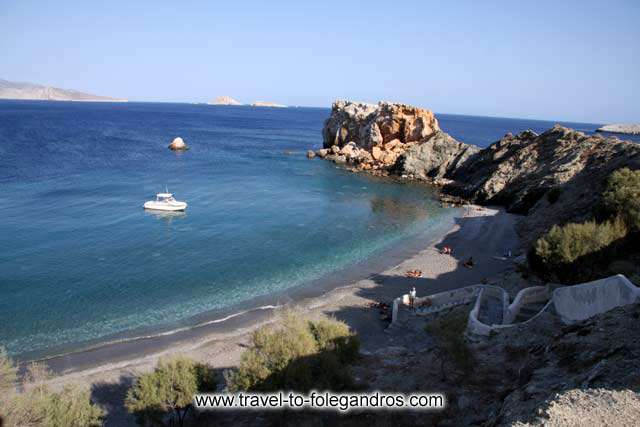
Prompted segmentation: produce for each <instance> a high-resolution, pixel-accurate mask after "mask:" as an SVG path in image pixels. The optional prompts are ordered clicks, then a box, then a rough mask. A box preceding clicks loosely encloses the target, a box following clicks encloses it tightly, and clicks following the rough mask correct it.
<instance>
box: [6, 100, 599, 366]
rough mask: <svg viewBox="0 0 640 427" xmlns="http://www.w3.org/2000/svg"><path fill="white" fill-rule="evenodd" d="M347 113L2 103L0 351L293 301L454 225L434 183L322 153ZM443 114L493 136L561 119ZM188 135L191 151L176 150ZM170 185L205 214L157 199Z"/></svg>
mask: <svg viewBox="0 0 640 427" xmlns="http://www.w3.org/2000/svg"><path fill="white" fill-rule="evenodd" d="M329 113H330V110H329V109H328V108H260V107H248V106H247V107H245V106H240V107H232V106H211V105H203V104H171V103H134V102H131V103H122V104H112V103H73V102H46V101H1V102H0V346H1V347H4V348H5V349H6V350H7V351H8V353H9V354H10V355H12V356H13V357H16V358H17V359H19V360H20V359H22V360H28V359H34V358H43V357H50V356H53V355H56V354H63V353H65V352H71V351H80V350H82V349H83V348H86V347H88V346H95V345H98V344H100V343H105V342H110V341H113V340H122V339H135V338H136V337H138V336H146V334H149V331H153V333H163V334H168V333H171V331H172V330H176V328H182V329H184V328H188V327H190V326H193V325H197V324H198V322H202V321H203V319H216V316H222V313H224V314H225V315H228V314H229V313H233V312H234V311H240V310H247V309H251V308H256V307H258V304H262V305H265V304H266V305H268V306H270V307H271V306H278V305H279V304H282V303H283V301H287V300H288V296H289V295H292V294H293V293H294V292H295V291H296V290H299V289H303V288H305V286H317V284H318V283H319V282H321V281H322V280H323V278H325V277H329V276H332V277H335V275H336V274H337V273H339V272H340V271H346V270H348V269H349V268H350V266H353V265H355V264H358V263H359V264H361V263H363V262H366V260H367V259H369V258H371V257H374V256H378V257H380V256H383V255H381V254H384V253H385V251H389V250H391V248H393V247H398V246H399V245H403V244H404V242H406V241H407V240H408V239H411V238H412V237H415V236H416V235H422V236H424V235H427V236H428V235H436V234H437V233H442V232H443V230H446V229H448V228H449V227H451V225H452V224H453V221H454V218H455V216H456V215H457V214H458V212H457V210H456V209H453V208H445V207H442V206H441V205H440V204H439V203H438V202H437V200H436V199H435V197H434V193H433V192H432V191H431V190H430V189H429V188H427V187H425V186H423V185H419V184H415V183H403V182H400V181H398V180H393V179H379V178H372V177H367V176H364V175H358V174H354V173H351V172H349V171H346V170H345V169H343V168H340V167H336V165H334V164H333V163H331V162H325V161H320V160H317V159H316V160H308V159H307V158H306V156H305V154H306V150H308V149H317V148H320V147H321V145H322V137H321V130H322V126H323V121H324V120H325V119H326V118H327V117H328V116H329ZM437 117H438V120H439V122H440V125H441V128H442V129H443V130H444V131H446V132H448V133H449V134H451V135H452V136H453V137H455V138H456V139H458V140H460V141H463V142H467V143H471V144H476V145H478V146H480V147H485V146H487V145H488V144H490V143H492V142H494V141H496V140H498V139H499V138H500V137H501V136H503V135H504V134H505V133H507V132H513V133H517V132H520V131H523V130H526V129H532V130H534V131H536V132H541V131H544V130H545V129H548V128H549V127H551V126H553V124H554V123H555V122H545V121H533V120H522V119H511V118H494V117H473V116H461V115H451V114H437ZM560 123H562V124H563V125H566V126H569V127H573V128H575V129H578V130H580V131H584V132H587V133H592V132H594V131H595V129H597V128H598V127H599V126H600V124H585V123H566V122H560ZM178 136H180V137H182V138H183V139H184V141H185V142H186V143H187V144H188V145H189V146H190V149H189V150H188V151H186V152H172V151H170V150H168V149H167V145H168V144H169V143H170V142H171V141H172V139H173V138H175V137H178ZM165 191H169V192H171V193H173V194H174V195H175V197H176V199H178V200H182V201H186V202H188V204H189V207H188V208H187V210H186V211H185V212H184V213H158V212H155V213H154V212H150V211H145V210H143V208H142V205H143V203H144V202H145V201H146V200H151V199H154V197H155V194H156V193H158V192H165ZM262 305H261V306H260V307H262Z"/></svg>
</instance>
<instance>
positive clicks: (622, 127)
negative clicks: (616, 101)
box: [597, 123, 640, 135]
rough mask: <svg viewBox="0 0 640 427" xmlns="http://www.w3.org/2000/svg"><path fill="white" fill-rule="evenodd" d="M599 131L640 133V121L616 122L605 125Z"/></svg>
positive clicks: (628, 133)
mask: <svg viewBox="0 0 640 427" xmlns="http://www.w3.org/2000/svg"><path fill="white" fill-rule="evenodd" d="M597 132H609V133H624V134H627V135H640V123H616V124H611V125H604V126H602V127H600V128H598V130H597Z"/></svg>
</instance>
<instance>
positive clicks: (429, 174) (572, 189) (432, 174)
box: [316, 101, 640, 245]
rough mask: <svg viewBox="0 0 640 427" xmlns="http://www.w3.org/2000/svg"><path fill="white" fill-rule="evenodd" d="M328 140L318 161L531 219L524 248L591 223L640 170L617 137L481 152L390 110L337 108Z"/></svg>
mask: <svg viewBox="0 0 640 427" xmlns="http://www.w3.org/2000/svg"><path fill="white" fill-rule="evenodd" d="M322 136H323V145H324V149H321V150H318V152H317V153H316V154H317V155H318V156H319V157H322V158H326V159H329V160H333V161H334V162H337V163H346V164H350V165H352V166H353V167H354V169H355V170H365V171H369V170H370V171H372V172H374V173H377V174H397V175H400V176H403V177H408V178H415V179H421V180H427V181H429V182H433V183H436V184H442V191H443V192H444V193H448V194H451V195H455V196H459V197H462V198H464V199H466V200H470V201H473V202H476V203H484V204H494V205H503V206H505V207H506V208H507V210H508V211H509V212H513V213H519V214H527V216H526V217H525V219H524V220H523V221H521V222H520V225H519V231H520V234H521V237H522V239H523V243H524V244H525V245H528V244H529V243H531V241H533V240H534V239H536V238H537V237H538V236H539V235H540V234H541V233H543V232H545V231H547V230H548V229H549V228H550V227H551V226H552V225H553V224H562V223H565V222H568V221H576V222H577V221H583V220H585V219H588V218H591V217H592V216H593V208H594V206H595V205H596V204H597V202H598V200H599V195H600V193H601V192H602V190H603V188H604V186H605V184H606V180H607V178H608V176H609V175H610V174H611V173H612V172H613V171H614V170H616V169H619V168H622V167H625V166H626V167H629V168H630V169H633V170H635V169H640V145H639V144H636V143H633V142H628V141H621V140H619V139H617V138H615V137H604V136H602V135H585V134H584V133H581V132H577V131H575V130H572V129H568V128H565V127H562V126H559V125H556V126H554V127H553V128H552V129H549V130H548V131H546V132H544V133H542V134H540V135H538V134H536V133H534V132H532V131H525V132H522V133H520V134H519V135H515V136H514V135H511V134H507V135H505V136H504V137H503V138H502V139H500V140H499V141H497V142H495V143H493V144H492V145H490V146H489V147H487V148H485V149H483V150H480V149H479V148H478V147H475V146H473V145H468V144H464V143H462V142H459V141H456V140H455V139H454V138H452V137H451V136H450V135H447V134H446V133H444V132H443V131H442V130H440V128H439V126H438V121H437V120H436V118H435V116H434V114H433V113H432V112H431V111H429V110H425V109H422V108H417V107H413V106H408V105H404V104H393V103H388V102H380V103H378V104H363V103H355V102H348V101H336V102H335V103H334V104H333V107H332V110H331V115H330V117H329V118H328V119H327V120H326V122H325V125H324V128H323V131H322Z"/></svg>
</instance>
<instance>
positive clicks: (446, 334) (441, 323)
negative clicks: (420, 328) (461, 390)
mask: <svg viewBox="0 0 640 427" xmlns="http://www.w3.org/2000/svg"><path fill="white" fill-rule="evenodd" d="M468 320H469V314H468V313H467V312H460V313H454V314H450V315H448V316H446V317H443V318H441V319H439V320H436V321H434V322H431V323H429V324H427V326H425V330H426V331H427V332H429V333H430V334H431V335H432V336H433V337H434V339H435V341H436V345H437V346H438V347H439V349H440V350H442V351H443V352H444V354H443V355H441V359H442V371H443V377H444V364H445V363H444V362H445V361H447V360H450V361H452V362H453V363H454V365H455V366H456V367H458V368H459V369H461V370H463V371H464V372H470V371H471V370H472V369H473V361H474V358H473V353H472V352H471V349H470V348H469V345H468V344H467V341H466V340H465V338H464V332H465V330H466V329H467V322H468Z"/></svg>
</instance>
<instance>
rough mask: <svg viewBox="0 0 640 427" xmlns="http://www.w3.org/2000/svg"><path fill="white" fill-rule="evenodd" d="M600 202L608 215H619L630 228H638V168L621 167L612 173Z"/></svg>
mask: <svg viewBox="0 0 640 427" xmlns="http://www.w3.org/2000/svg"><path fill="white" fill-rule="evenodd" d="M602 202H603V204H604V207H605V210H606V211H607V213H608V214H609V215H610V216H612V217H613V216H620V217H622V219H623V220H624V221H625V223H626V224H627V226H628V227H629V228H630V229H631V230H634V231H638V230H640V170H636V171H632V170H630V169H628V168H622V169H618V170H617V171H615V172H614V173H612V174H611V176H610V177H609V180H608V181H607V187H606V189H605V191H604V192H603V193H602Z"/></svg>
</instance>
